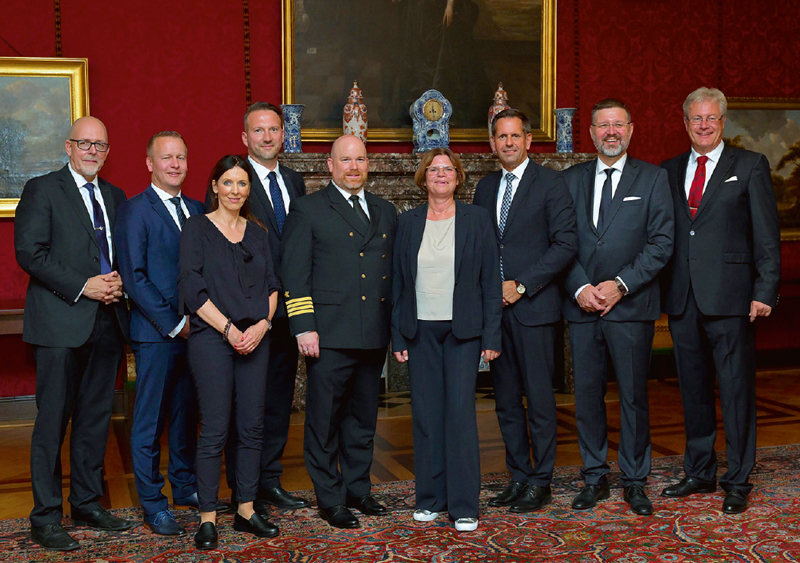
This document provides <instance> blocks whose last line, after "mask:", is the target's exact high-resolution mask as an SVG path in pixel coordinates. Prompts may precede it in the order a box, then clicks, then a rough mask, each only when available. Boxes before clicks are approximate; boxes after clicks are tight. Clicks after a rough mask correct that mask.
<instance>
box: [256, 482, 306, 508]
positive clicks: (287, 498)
mask: <svg viewBox="0 0 800 563" xmlns="http://www.w3.org/2000/svg"><path fill="white" fill-rule="evenodd" d="M256 499H257V500H262V501H264V502H267V503H269V504H271V505H272V506H276V507H278V508H286V509H289V510H295V509H298V508H306V507H307V506H309V505H310V503H309V502H308V501H307V500H306V499H304V498H302V497H296V496H294V495H290V494H289V492H288V491H286V489H284V488H283V487H271V488H269V489H259V490H258V493H257V494H256Z"/></svg>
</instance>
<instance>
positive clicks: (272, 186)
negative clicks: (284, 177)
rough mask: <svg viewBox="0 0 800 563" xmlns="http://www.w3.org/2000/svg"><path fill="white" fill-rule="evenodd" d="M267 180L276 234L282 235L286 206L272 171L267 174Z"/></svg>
mask: <svg viewBox="0 0 800 563" xmlns="http://www.w3.org/2000/svg"><path fill="white" fill-rule="evenodd" d="M267 178H268V179H269V196H270V197H271V198H272V210H273V211H274V212H275V222H276V223H277V224H278V234H281V233H283V223H284V222H285V221H286V206H285V205H284V204H283V194H281V189H280V187H279V186H278V178H277V176H275V171H274V170H273V171H272V172H270V173H269V174H267Z"/></svg>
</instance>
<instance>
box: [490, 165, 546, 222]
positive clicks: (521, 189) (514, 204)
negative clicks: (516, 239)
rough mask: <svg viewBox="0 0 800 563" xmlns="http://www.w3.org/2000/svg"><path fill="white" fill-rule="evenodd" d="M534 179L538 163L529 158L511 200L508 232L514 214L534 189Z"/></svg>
mask: <svg viewBox="0 0 800 563" xmlns="http://www.w3.org/2000/svg"><path fill="white" fill-rule="evenodd" d="M534 180H536V165H535V163H534V162H533V161H532V160H528V166H527V167H526V168H525V173H524V174H522V178H520V180H519V184H518V185H517V190H516V192H515V193H514V199H513V200H511V207H510V208H509V209H508V217H506V232H507V231H508V226H509V225H510V224H511V223H512V222H513V221H514V215H516V214H517V211H519V208H520V207H522V201H523V200H524V199H525V198H526V197H528V194H529V192H531V190H533V182H534ZM498 190H499V185H498ZM495 201H497V198H495Z"/></svg>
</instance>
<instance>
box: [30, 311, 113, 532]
mask: <svg viewBox="0 0 800 563" xmlns="http://www.w3.org/2000/svg"><path fill="white" fill-rule="evenodd" d="M34 356H35V358H36V406H37V408H38V409H39V412H38V414H37V415H36V422H35V424H34V426H33V434H32V435H31V488H32V490H33V510H32V511H31V516H30V519H31V524H32V525H34V526H44V525H46V524H51V523H57V522H60V521H61V516H62V508H61V506H62V494H61V476H62V469H61V446H62V444H63V443H64V437H65V435H66V432H67V425H68V424H69V421H70V418H72V427H71V433H70V446H69V452H70V455H69V460H70V494H69V503H70V504H71V505H72V507H73V509H78V510H81V511H82V512H90V511H92V510H94V509H95V508H98V507H99V506H100V503H99V499H100V497H102V496H103V460H104V458H105V454H106V442H107V439H108V428H109V424H110V421H111V409H112V403H113V400H114V384H115V383H116V381H117V370H118V368H119V363H120V361H121V360H122V335H121V334H120V331H119V326H118V324H117V320H116V315H115V314H114V311H113V309H112V308H111V307H109V306H107V305H102V304H101V305H100V306H99V307H98V308H97V316H96V318H95V323H94V329H93V330H92V334H91V336H89V340H87V341H86V343H85V344H83V345H82V346H80V347H78V348H51V347H47V346H35V347H34Z"/></svg>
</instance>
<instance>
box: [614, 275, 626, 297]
mask: <svg viewBox="0 0 800 563" xmlns="http://www.w3.org/2000/svg"><path fill="white" fill-rule="evenodd" d="M614 283H616V284H617V291H619V292H620V293H621V294H622V295H628V288H627V287H625V284H624V283H622V280H621V279H620V278H619V276H617V277H616V278H614Z"/></svg>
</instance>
